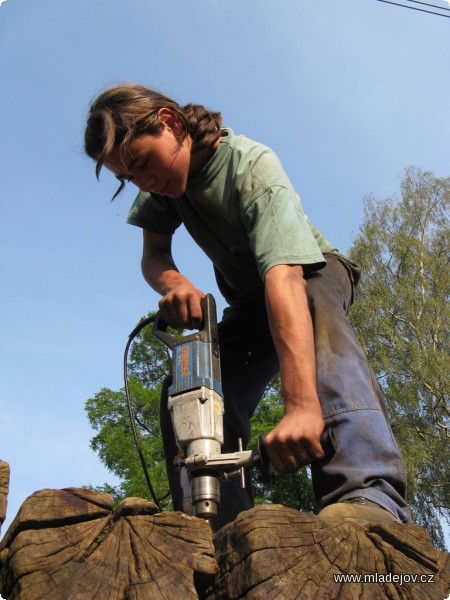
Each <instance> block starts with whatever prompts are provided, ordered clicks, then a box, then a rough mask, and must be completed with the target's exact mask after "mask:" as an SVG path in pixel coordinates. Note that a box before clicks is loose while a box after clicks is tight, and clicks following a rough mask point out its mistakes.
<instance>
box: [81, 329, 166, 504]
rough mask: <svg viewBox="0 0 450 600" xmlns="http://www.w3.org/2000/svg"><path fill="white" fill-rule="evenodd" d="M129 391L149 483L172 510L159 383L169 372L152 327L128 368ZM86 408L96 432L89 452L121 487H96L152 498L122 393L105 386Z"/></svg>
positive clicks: (143, 334) (137, 344) (116, 495)
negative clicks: (160, 409)
mask: <svg viewBox="0 0 450 600" xmlns="http://www.w3.org/2000/svg"><path fill="white" fill-rule="evenodd" d="M128 370H129V377H130V379H129V390H130V396H131V400H132V409H133V416H134V421H135V426H136V430H137V434H138V438H139V442H140V446H141V448H142V453H143V455H144V457H145V459H146V464H147V468H148V469H149V472H150V479H151V482H152V486H153V488H154V490H155V493H156V495H157V497H158V498H159V499H160V500H161V506H162V508H167V507H169V506H170V498H168V497H167V493H168V483H167V477H166V467H165V461H164V452H163V444H162V438H161V431H160V428H159V403H160V393H161V384H162V381H163V380H164V377H165V376H166V374H167V373H168V372H169V370H170V363H169V361H168V357H167V354H166V352H165V350H164V346H163V345H162V344H161V343H160V342H159V341H158V340H156V338H154V336H153V335H152V333H151V327H147V328H146V329H144V330H143V331H142V332H141V333H140V334H139V335H138V337H137V338H136V342H135V343H134V344H133V346H132V348H131V353H130V360H129V364H128ZM85 410H86V413H87V417H88V420H89V423H90V425H91V427H92V428H93V429H94V431H96V434H95V435H94V437H92V438H91V442H90V445H91V448H92V450H94V452H96V453H97V454H98V456H99V457H100V460H101V461H102V463H103V464H104V465H105V466H106V467H107V468H108V469H109V470H110V471H111V472H112V473H114V474H115V475H116V476H117V477H118V478H119V479H120V480H121V483H120V485H119V486H117V487H116V488H114V487H112V486H110V485H108V484H105V485H104V486H101V487H97V488H96V489H98V490H99V491H107V492H109V493H111V494H112V495H113V497H114V498H115V500H116V501H119V500H121V499H123V498H125V497H130V496H138V497H141V498H148V499H150V500H151V499H152V498H151V495H150V491H149V489H148V487H147V483H146V480H145V476H144V472H143V468H142V465H141V462H140V460H139V455H138V453H137V450H136V446H135V443H134V439H133V434H132V428H131V424H130V418H129V413H128V406H127V400H126V395H125V391H124V389H121V390H119V391H113V390H110V389H108V388H103V389H102V390H100V391H99V392H98V393H97V394H95V396H93V397H92V398H90V399H88V400H87V401H86V404H85Z"/></svg>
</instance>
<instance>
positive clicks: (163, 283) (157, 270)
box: [141, 252, 192, 296]
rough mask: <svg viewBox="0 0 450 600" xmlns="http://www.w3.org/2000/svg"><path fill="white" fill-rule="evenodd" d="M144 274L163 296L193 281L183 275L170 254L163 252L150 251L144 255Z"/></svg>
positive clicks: (146, 279) (142, 263) (147, 280)
mask: <svg viewBox="0 0 450 600" xmlns="http://www.w3.org/2000/svg"><path fill="white" fill-rule="evenodd" d="M141 269H142V274H143V276H144V279H145V281H146V282H147V283H148V284H149V285H150V286H151V287H152V288H153V289H154V290H155V291H156V292H158V294H161V296H164V295H165V294H167V293H169V292H170V291H171V290H172V289H174V288H175V287H177V286H178V285H182V284H190V285H192V284H191V282H190V281H189V280H188V279H187V278H186V277H185V276H184V275H182V274H181V273H180V272H179V271H178V269H177V267H176V265H175V263H174V261H173V259H172V256H171V255H170V254H166V253H163V252H160V253H152V254H150V253H148V254H146V255H144V256H143V257H142V262H141Z"/></svg>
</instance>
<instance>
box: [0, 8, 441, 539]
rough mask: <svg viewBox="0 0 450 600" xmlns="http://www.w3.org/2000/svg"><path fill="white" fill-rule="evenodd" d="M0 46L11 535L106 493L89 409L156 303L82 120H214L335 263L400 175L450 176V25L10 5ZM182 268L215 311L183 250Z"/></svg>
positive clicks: (358, 13) (207, 282)
mask: <svg viewBox="0 0 450 600" xmlns="http://www.w3.org/2000/svg"><path fill="white" fill-rule="evenodd" d="M406 3H407V2H406ZM433 4H438V5H442V6H443V7H446V6H447V4H446V2H444V1H441V0H434V2H433ZM0 40H1V41H0V81H1V82H2V84H1V92H0V115H1V119H2V126H1V142H0V169H1V178H0V228H1V229H0V245H1V263H0V277H1V284H2V294H1V313H0V314H1V317H0V319H1V322H0V325H1V347H0V351H1V356H0V365H1V383H0V386H1V387H0V419H1V425H0V432H1V433H0V436H1V437H0V459H3V460H6V461H7V462H9V463H10V465H11V485H10V494H9V504H8V518H7V522H6V523H5V526H4V529H3V533H5V531H6V527H7V525H8V524H9V522H10V521H11V519H12V517H13V516H14V515H15V514H16V513H17V510H18V508H19V506H20V504H21V503H22V502H23V500H24V499H25V498H26V497H27V496H29V495H30V494H31V493H33V492H34V491H36V490H38V489H42V488H62V487H68V486H81V485H85V484H92V485H101V484H103V483H104V482H109V483H115V480H114V478H113V477H112V476H111V475H110V474H109V473H108V472H107V471H106V470H105V469H104V468H103V467H102V465H101V464H100V462H99V460H98V458H97V457H96V455H95V454H93V453H92V452H91V450H90V449H89V439H90V437H91V436H92V435H93V432H92V431H91V430H90V427H89V424H88V422H87V419H86V417H85V412H84V403H85V401H86V400H87V399H88V398H90V397H92V396H93V395H94V394H95V393H96V392H97V391H99V390H100V389H101V388H102V387H110V388H113V389H119V388H120V387H121V386H122V384H123V383H122V373H121V362H122V355H123V349H124V346H125V343H126V340H127V336H128V333H129V332H130V331H131V330H132V329H133V327H134V325H135V324H136V323H137V321H138V320H139V319H140V317H141V316H142V315H144V314H146V313H147V312H148V311H149V310H153V309H156V308H157V303H158V297H157V295H156V294H155V293H154V292H153V291H152V290H151V289H150V288H149V287H148V286H147V284H146V283H145V282H144V280H143V279H142V276H141V273H140V266H139V262H140V254H141V232H140V231H139V230H138V229H136V228H134V227H131V226H129V225H126V224H125V218H126V214H127V212H128V209H129V206H130V204H131V202H132V200H133V198H134V195H135V192H134V190H133V189H132V188H131V187H130V188H128V189H126V191H125V192H124V193H123V195H122V196H121V197H120V198H119V199H118V200H116V201H115V202H114V203H113V204H111V203H110V202H109V199H110V197H111V195H112V193H113V191H114V190H115V188H116V182H115V180H114V178H113V177H112V176H111V175H110V174H108V173H106V172H105V173H104V174H102V177H101V182H100V183H98V182H97V181H96V179H95V176H94V172H93V165H92V164H91V161H90V159H88V158H86V157H85V156H84V155H83V144H82V137H83V130H84V121H85V116H86V113H87V110H88V105H89V102H90V100H91V99H92V98H93V97H94V96H95V95H96V94H98V93H99V92H100V91H102V90H103V89H104V88H106V87H108V86H110V85H112V84H115V83H117V82H121V81H137V82H140V83H144V84H146V85H149V86H153V87H157V88H159V89H161V90H162V91H163V92H165V93H166V94H168V95H172V96H174V97H175V98H176V99H178V100H179V101H180V102H188V101H194V102H199V103H203V104H206V105H208V106H210V107H212V108H214V109H216V110H221V111H222V113H223V117H224V122H225V123H226V124H227V125H228V126H230V127H231V128H233V129H234V131H235V132H237V133H243V134H246V135H247V136H249V137H252V138H253V139H257V140H258V141H261V142H264V143H266V144H268V145H269V146H271V147H272V148H273V149H274V150H275V151H276V152H277V153H278V155H279V157H280V159H281V160H282V162H283V164H284V167H285V169H286V171H287V172H288V174H289V175H290V177H291V179H292V181H293V183H294V185H295V187H296V189H297V191H298V192H299V194H300V195H301V197H302V200H303V204H304V207H305V209H306V212H307V213H308V215H309V217H310V219H311V220H312V221H313V223H314V224H315V225H316V226H317V227H318V228H319V229H320V230H322V232H323V233H324V234H325V235H326V236H327V237H328V238H329V239H330V240H331V241H333V242H334V243H335V244H336V245H338V246H339V248H340V249H341V251H346V250H347V249H348V248H349V246H350V245H351V243H352V237H353V236H355V235H356V233H357V232H358V227H359V224H360V223H361V220H362V215H363V211H362V202H361V201H362V198H363V197H364V196H365V195H367V194H374V195H375V196H377V197H386V196H388V195H390V194H392V193H393V192H395V191H396V190H397V189H398V184H399V176H400V175H401V172H402V170H403V169H404V168H405V167H407V166H409V165H417V166H419V167H423V168H425V169H430V170H432V171H434V172H435V173H436V174H437V175H439V176H448V175H449V174H450V173H449V171H450V164H449V163H450V161H449V139H450V124H449V123H450V119H449V108H450V77H449V76H448V73H449V68H448V65H449V55H450V19H445V18H440V17H436V16H433V15H427V14H423V13H419V12H416V11H412V10H406V9H401V8H398V7H395V6H391V5H388V4H384V3H381V2H377V1H376V0H323V1H322V2H319V1H317V0H300V1H299V0H280V1H277V2H275V0H245V2H242V0H195V1H194V2H186V1H185V0H164V2H163V1H160V2H157V1H155V0H127V1H125V0H121V1H119V0H77V1H76V2H67V1H64V2H63V1H61V0H34V1H33V2H30V0H6V1H4V2H3V3H2V4H1V6H0ZM174 255H175V260H176V262H177V264H178V266H179V268H180V270H181V271H183V272H185V273H186V274H187V275H189V276H190V278H191V279H192V280H193V281H194V282H195V283H196V285H197V286H198V287H200V288H202V289H203V290H204V291H212V292H213V293H215V294H216V296H217V300H218V304H219V307H223V302H221V301H220V299H219V298H218V294H217V291H216V286H215V283H214V280H213V273H212V269H211V267H210V265H209V264H208V261H207V260H206V259H205V258H204V257H203V256H202V255H201V254H200V252H199V250H198V249H197V248H196V247H195V245H194V243H193V242H191V241H190V240H189V239H188V237H187V235H186V234H185V233H184V232H183V231H180V232H179V233H178V234H177V236H176V240H175V248H174Z"/></svg>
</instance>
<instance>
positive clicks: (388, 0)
mask: <svg viewBox="0 0 450 600" xmlns="http://www.w3.org/2000/svg"><path fill="white" fill-rule="evenodd" d="M406 1H408V0H406ZM377 2H384V3H385V4H393V5H394V6H401V7H402V8H409V10H417V11H419V12H423V13H428V14H430V15H436V16H437V17H444V18H446V19H450V15H443V14H442V13H437V12H434V11H431V10H424V9H423V8H416V7H415V6H407V5H406V4H398V2H390V0H377ZM418 4H419V2H418ZM420 4H425V3H424V2H421V3H420ZM427 6H431V4H430V5H427ZM436 8H439V10H448V9H447V8H441V7H439V6H437V7H436Z"/></svg>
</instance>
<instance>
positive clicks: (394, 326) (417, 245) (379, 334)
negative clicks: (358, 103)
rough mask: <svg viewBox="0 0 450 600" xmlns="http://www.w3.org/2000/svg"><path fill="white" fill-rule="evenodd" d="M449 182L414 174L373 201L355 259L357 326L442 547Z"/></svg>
mask: <svg viewBox="0 0 450 600" xmlns="http://www.w3.org/2000/svg"><path fill="white" fill-rule="evenodd" d="M449 201H450V179H448V178H447V179H440V178H438V177H436V176H434V175H433V173H430V172H425V171H422V170H420V169H417V168H413V167H411V168H409V169H407V170H405V172H404V174H403V179H402V182H401V189H400V194H399V195H394V196H393V197H391V198H388V199H386V200H375V199H374V198H372V197H369V198H366V199H365V217H364V221H363V223H362V225H361V227H360V231H359V234H358V235H357V237H356V239H355V242H354V245H353V248H352V249H351V253H350V255H351V258H352V259H353V260H355V261H356V262H358V263H359V264H360V265H361V266H362V267H363V275H362V278H361V282H360V284H359V286H358V288H357V292H356V299H355V303H354V305H353V308H352V312H351V320H352V322H353V325H354V326H355V328H356V330H357V332H358V335H359V338H360V341H361V343H362V345H363V347H364V348H365V350H366V352H367V354H368V356H369V360H370V362H371V365H372V368H373V369H374V371H375V374H376V376H377V378H378V381H379V383H380V386H381V388H382V390H383V393H384V395H385V398H386V402H387V406H388V410H389V413H390V416H391V421H392V426H393V430H394V434H395V436H396V439H397V441H398V443H399V446H400V448H401V450H402V454H403V457H404V460H405V464H406V469H407V474H408V500H409V502H410V504H411V506H412V509H413V515H414V519H415V522H416V523H417V524H418V525H421V526H423V527H425V528H427V529H428V531H429V533H430V534H431V536H432V538H433V541H434V543H435V544H436V545H439V546H440V547H443V534H442V527H441V524H440V519H442V518H444V519H446V520H447V522H449V521H450V519H449V509H450V461H449V438H450V419H449V417H450V407H449V398H448V391H449V373H450V361H449V347H450V346H449V325H450V309H449V295H450V294H449V293H450V272H449V258H450V252H449V250H450V233H449V218H448V217H449V212H448V211H449Z"/></svg>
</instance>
